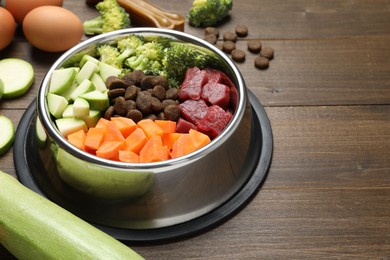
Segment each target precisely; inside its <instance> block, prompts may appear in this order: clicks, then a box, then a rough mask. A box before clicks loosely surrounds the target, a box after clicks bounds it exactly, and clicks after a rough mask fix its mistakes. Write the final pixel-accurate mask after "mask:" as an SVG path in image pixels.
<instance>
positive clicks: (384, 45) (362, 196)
mask: <svg viewBox="0 0 390 260" xmlns="http://www.w3.org/2000/svg"><path fill="white" fill-rule="evenodd" d="M151 2H152V3H156V4H158V5H160V6H161V7H163V8H164V9H166V10H174V11H175V12H178V13H180V14H182V15H186V14H187V12H188V10H189V8H190V5H191V2H192V1H191V0H184V1H183V0H172V1H160V0H154V1H151ZM64 6H65V7H66V8H68V9H69V10H72V11H73V12H74V13H76V14H77V15H78V16H79V17H80V18H81V19H82V20H85V19H89V18H92V17H94V16H95V15H96V14H97V13H96V10H94V9H93V8H89V7H87V6H86V5H85V3H84V1H81V0H65V1H64ZM238 24H246V25H248V27H249V30H250V33H249V36H248V37H247V38H245V39H243V40H240V41H239V42H238V47H239V48H242V49H244V50H245V49H246V40H248V39H260V40H262V43H263V46H271V47H273V48H274V49H275V58H274V59H273V60H272V61H271V63H270V67H269V69H267V70H258V69H256V68H255V67H254V66H253V60H254V58H255V55H254V54H249V53H248V54H247V59H246V62H244V63H242V64H238V67H239V69H240V70H241V72H242V74H243V76H244V78H245V81H246V83H247V86H248V88H249V89H250V90H251V91H253V93H255V95H256V96H257V97H258V98H259V100H260V101H261V103H262V105H263V106H264V107H265V110H266V112H267V114H268V117H269V119H270V122H271V126H272V130H273V137H274V151H273V160H272V165H271V167H270V170H269V174H268V177H267V179H266V181H265V183H264V185H263V186H262V187H261V189H260V191H259V192H258V193H257V194H256V196H255V198H254V199H253V200H252V201H251V202H250V203H249V205H247V206H246V207H245V208H244V209H243V210H242V211H240V212H239V213H238V214H237V215H235V216H234V217H233V218H231V219H229V220H228V221H227V222H225V223H223V224H222V225H220V226H218V227H216V228H214V229H212V230H210V231H209V232H206V233H203V234H200V235H198V236H196V237H192V238H188V239H185V240H180V241H177V242H171V243H166V244H159V245H142V246H140V245H132V244H130V246H131V247H132V248H133V249H135V250H136V251H137V252H139V253H140V254H141V255H143V256H144V257H145V258H146V259H170V260H172V259H389V258H390V1H389V0H372V1H364V0H350V1H336V0H329V1H309V0H294V1H285V0H272V1H271V0H269V1H266V0H245V1H244V0H242V1H235V2H234V8H233V10H232V12H231V16H230V19H229V21H227V22H226V23H224V24H222V25H221V26H220V27H219V29H220V31H221V32H226V31H233V30H234V28H235V26H236V25H238ZM185 31H186V32H188V33H190V34H193V35H196V36H199V37H201V38H202V37H203V30H202V29H197V28H193V27H190V26H189V25H188V24H186V28H185ZM58 56H59V54H49V53H45V52H42V51H39V50H36V49H34V48H32V47H31V46H30V45H29V44H28V43H26V41H25V39H24V38H23V35H22V33H21V30H19V33H18V35H17V37H16V39H15V41H14V42H13V44H12V45H10V46H9V47H8V48H7V49H5V50H3V51H1V52H0V58H6V57H18V58H22V59H25V60H28V61H30V62H31V63H32V64H33V65H34V69H35V73H36V79H35V83H34V85H33V87H32V88H31V90H30V91H29V92H28V93H26V94H25V95H24V96H23V97H21V98H18V99H13V100H1V103H0V109H1V110H0V111H1V113H2V114H4V115H6V116H8V117H10V118H11V119H12V121H13V122H14V124H15V126H16V125H18V122H19V120H20V118H21V116H22V115H23V112H24V111H25V109H26V108H27V107H28V105H29V104H30V103H31V102H32V101H33V100H34V98H35V97H36V93H37V90H38V88H39V84H40V82H41V80H42V78H43V76H44V74H45V73H46V71H47V70H48V68H49V67H50V65H51V64H52V62H53V61H54V60H55V59H56V58H57V57H58ZM12 152H13V150H12V149H11V150H9V151H8V152H7V153H6V154H5V155H3V156H2V157H1V158H0V167H1V170H3V171H6V172H8V173H10V174H12V175H16V172H15V169H14V162H13V153H12ZM6 257H10V255H9V253H8V252H7V251H6V250H5V249H3V248H2V249H0V258H1V259H3V258H6Z"/></svg>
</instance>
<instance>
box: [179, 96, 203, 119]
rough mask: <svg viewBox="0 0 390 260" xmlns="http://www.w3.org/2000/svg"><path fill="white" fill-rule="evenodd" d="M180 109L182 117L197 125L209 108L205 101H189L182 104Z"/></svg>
mask: <svg viewBox="0 0 390 260" xmlns="http://www.w3.org/2000/svg"><path fill="white" fill-rule="evenodd" d="M179 107H180V110H181V116H182V117H183V118H184V119H186V120H188V121H190V122H191V123H193V124H195V125H197V124H198V123H199V121H200V120H202V118H203V117H204V116H205V115H206V113H207V110H208V106H207V104H206V102H205V101H204V100H203V99H199V100H191V99H188V100H186V101H184V102H183V103H181V104H180V105H179Z"/></svg>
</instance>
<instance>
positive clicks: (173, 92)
mask: <svg viewBox="0 0 390 260" xmlns="http://www.w3.org/2000/svg"><path fill="white" fill-rule="evenodd" d="M178 93H179V89H178V88H170V89H168V90H167V91H166V92H165V98H166V99H177V94H178Z"/></svg>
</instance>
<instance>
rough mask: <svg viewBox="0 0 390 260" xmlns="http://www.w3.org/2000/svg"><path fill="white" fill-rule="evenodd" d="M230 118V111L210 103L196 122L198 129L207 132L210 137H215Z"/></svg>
mask: <svg viewBox="0 0 390 260" xmlns="http://www.w3.org/2000/svg"><path fill="white" fill-rule="evenodd" d="M231 118H232V114H231V113H230V112H228V111H225V110H224V109H223V108H221V107H219V106H217V105H212V106H211V107H209V108H208V110H207V113H206V115H205V116H204V117H203V119H202V120H201V121H200V122H199V124H197V127H198V131H200V132H202V133H204V134H207V135H208V136H210V138H215V137H217V136H218V135H219V134H220V133H221V132H222V131H223V130H224V129H225V127H226V126H227V124H228V123H229V122H230V119H231Z"/></svg>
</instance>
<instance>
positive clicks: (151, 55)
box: [124, 42, 164, 75]
mask: <svg viewBox="0 0 390 260" xmlns="http://www.w3.org/2000/svg"><path fill="white" fill-rule="evenodd" d="M163 58H164V46H163V45H161V44H159V43H157V42H147V43H144V44H142V45H140V46H139V47H138V48H136V49H135V52H134V54H133V56H131V57H129V58H128V59H126V60H125V62H124V63H125V65H126V66H128V67H129V68H131V69H133V70H143V71H144V72H146V73H147V74H154V75H158V74H160V72H161V70H162V69H163V67H162V64H161V61H162V60H163Z"/></svg>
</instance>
